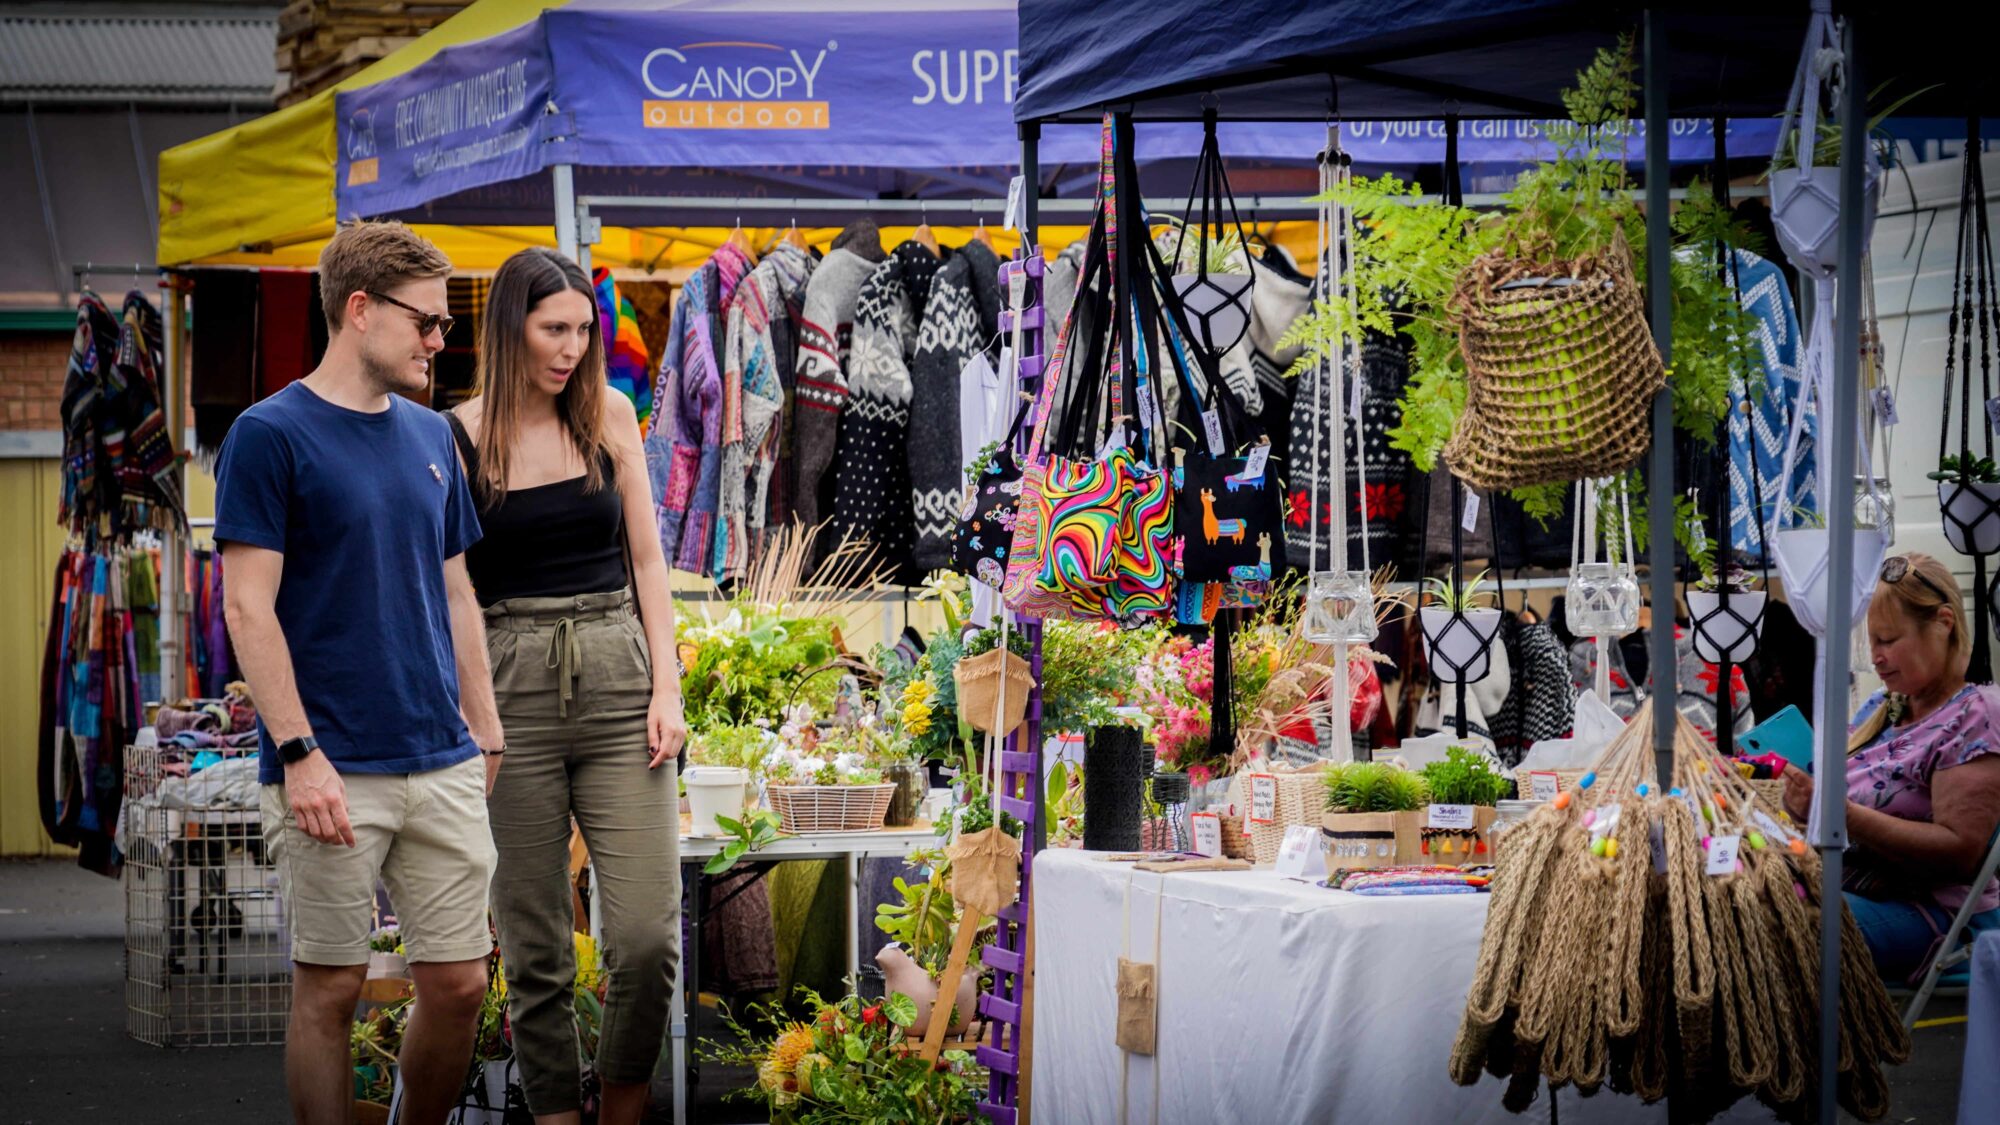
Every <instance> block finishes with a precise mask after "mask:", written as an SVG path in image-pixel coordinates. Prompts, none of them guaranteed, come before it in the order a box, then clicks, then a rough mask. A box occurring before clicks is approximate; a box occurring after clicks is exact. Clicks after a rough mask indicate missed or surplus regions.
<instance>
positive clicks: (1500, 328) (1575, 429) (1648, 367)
mask: <svg viewBox="0 0 2000 1125" xmlns="http://www.w3.org/2000/svg"><path fill="white" fill-rule="evenodd" d="M1536 249H1538V248H1533V247H1530V248H1525V249H1516V248H1509V247H1502V248H1499V249H1496V250H1493V251H1489V252H1488V253H1486V254H1485V255H1483V256H1481V257H1480V258H1478V259H1476V260H1475V261H1474V262H1473V263H1472V264H1471V266H1469V267H1468V268H1467V269H1466V271H1465V273H1464V274H1463V275H1462V276H1461V277H1460V278H1459V282H1458V290H1457V292H1456V293H1454V294H1453V296H1452V302H1451V307H1452V314H1453V317H1454V319H1455V320H1456V322H1457V323H1458V326H1459V345H1460V350H1461V351H1462V352H1463V353H1464V355H1465V372H1466V376H1465V382H1466V400H1465V412H1464V413H1463V414H1462V415H1460V417H1459V420H1458V425H1457V427H1456V429H1454V430H1453V432H1452V436H1451V440H1450V441H1449V442H1448V443H1446V445H1445V448H1444V459H1445V461H1446V462H1447V463H1448V464H1450V466H1451V470H1452V472H1453V473H1455V474H1457V476H1458V477H1459V478H1460V479H1461V480H1463V481H1465V482H1466V483H1467V484H1468V485H1471V486H1472V487H1474V488H1477V489H1479V490H1481V491H1486V492H1493V491H1499V490H1502V489H1513V488H1522V487H1525V486H1528V485H1536V484H1546V483H1549V482H1552V481H1572V480H1582V479H1585V478H1591V477H1604V476H1610V475H1612V474H1613V473H1616V472H1618V471H1620V470H1622V469H1624V468H1625V467H1627V466H1629V465H1631V464H1632V463H1633V462H1634V461H1637V460H1638V459H1639V456H1640V455H1641V454H1643V453H1644V452H1645V451H1646V448H1647V446H1648V445H1650V444H1651V438H1652V430H1651V422H1650V421H1648V411H1647V404H1648V403H1650V402H1651V401H1652V399H1653V396H1654V394H1656V393H1657V392H1658V391H1659V389H1660V388H1661V387H1663V386H1665V385H1666V367H1665V365H1664V364H1663V363H1661V361H1660V351H1659V349H1658V348H1657V347H1656V346H1654V343H1653V337H1652V332H1651V329H1649V328H1648V327H1647V325H1646V316H1645V310H1644V308H1643V306H1642V305H1641V302H1640V299H1639V286H1638V282H1637V280H1636V279H1635V278H1634V277H1633V275H1632V259H1631V252H1630V250H1629V249H1628V248H1627V247H1626V245H1625V239H1624V236H1623V235H1622V234H1620V235H1618V236H1617V237H1616V239H1615V240H1614V242H1613V244H1612V245H1611V246H1610V247H1609V248H1607V249H1606V250H1604V251H1603V252H1602V253H1599V254H1595V255H1590V256H1587V257H1583V258H1579V259H1577V260H1575V261H1568V262H1563V261H1537V260H1535V259H1536V258H1539V257H1543V256H1544V255H1542V254H1537V253H1536V252H1535V251H1536Z"/></svg>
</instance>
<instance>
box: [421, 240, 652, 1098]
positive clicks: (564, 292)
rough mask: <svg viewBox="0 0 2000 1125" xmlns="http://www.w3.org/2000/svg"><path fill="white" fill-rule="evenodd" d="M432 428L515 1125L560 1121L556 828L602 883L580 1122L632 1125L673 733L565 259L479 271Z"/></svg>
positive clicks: (539, 256) (567, 993)
mask: <svg viewBox="0 0 2000 1125" xmlns="http://www.w3.org/2000/svg"><path fill="white" fill-rule="evenodd" d="M446 417H447V418H448V419H449V420H450V421H451V426H452V432H453V434H454V435H455V436H456V437H457V440H458V447H459V456H460V457H461V459H462V460H463V461H464V462H465V470H466V474H467V476H468V477H469V478H470V479H471V481H472V482H473V496H474V499H475V500H476V501H477V502H478V505H479V519H480V524H481V526H482V528H483V529H484V532H485V534H484V537H483V538H482V539H481V540H480V541H479V543H477V544H476V545H474V546H473V547H472V548H471V549H470V550H468V551H467V552H466V567H467V570H468V571H469V572H470V574H471V576H472V584H473V587H474V589H475V590H476V591H477V592H478V595H479V602H480V604H481V605H482V606H484V607H485V609H486V642H487V654H488V657H489V659H490V662H491V665H492V669H493V691H494V696H495V699H496V700H497V702H498V703H499V708H500V720H501V723H502V725H503V726H504V727H505V728H506V732H507V747H506V751H505V752H506V754H507V758H506V760H505V764H504V768H503V769H501V770H500V771H499V773H498V775H497V776H496V777H495V779H494V783H493V791H492V795H491V796H490V797H488V798H487V813H488V819H489V821H490V823H491V826H492V832H493V842H494V845H495V847H496V848H497V850H498V852H499V862H498V865H497V867H496V868H495V872H494V877H493V887H492V899H493V914H494V919H495V922H496V924H497V927H498V930H499V935H500V955H501V963H502V964H503V965H504V966H505V969H506V973H507V986H508V1006H509V1010H510V1014H511V1017H512V1022H513V1029H514V1049H515V1054H516V1057H517V1059H518V1061H519V1063H520V1067H521V1079H522V1086H523V1089H524V1092H525V1093H526V1094H527V1100H528V1108H529V1110H530V1111H531V1112H533V1113H534V1115H535V1120H536V1121H537V1122H540V1123H543V1125H550V1123H560V1125H567V1123H572V1122H577V1121H579V1120H580V1117H581V1108H582V1075H581V1068H580V1066H579V1064H578V1058H579V1044H578V1041H577V1030H576V1024H575V1015H574V1009H573V999H574V995H575V991H574V990H575V989H576V987H577V980H576V974H577V964H576V958H575V946H574V937H573V933H572V931H573V930H574V928H575V926H574V924H573V916H574V912H573V910H572V909H571V901H572V891H571V887H570V879H569V871H570V862H569V855H570V825H571V822H572V821H574V823H575V824H576V826H577V827H578V828H580V829H581V830H582V832H583V839H584V843H585V845H586V846H587V847H588V848H589V849H590V854H591V856H592V857H593V860H594V863H595V878H594V879H593V886H595V887H597V888H601V889H602V890H601V893H599V894H598V895H596V896H595V897H596V900H597V901H596V903H595V904H594V905H595V909H596V910H597V912H598V914H599V917H600V918H601V919H602V922H603V933H604V950H603V963H604V964H603V967H604V969H605V972H604V973H603V974H602V980H603V982H604V983H603V985H602V992H601V995H602V996H603V1000H604V1017H603V1022H602V1025H601V1026H602V1028H603V1032H604V1033H603V1034H602V1035H601V1036H600V1039H599V1042H598V1047H597V1056H596V1060H595V1064H596V1065H595V1069H596V1072H597V1075H598V1078H599V1080H600V1081H601V1082H602V1098H601V1106H600V1114H599V1120H600V1121H602V1122H605V1123H606V1125H637V1122H638V1121H639V1120H640V1118H641V1117H642V1116H643V1115H644V1114H645V1110H646V1094H647V1091H648V1089H649V1086H650V1083H651V1080H652V1075H653V1068H654V1064H655V1062H656V1061H657V1060H658V1057H659V1048H660V1043H661V1040H662V1037H663V1036H664V1034H665V1031H666V1021H667V1008H668V1003H669V1001H670V999H671V994H672V989H673V986H674V975H675V971H676V968H677V966H678V962H679V959H680V952H679V950H680V931H681V927H680V896H681V891H680V845H679V838H680V815H679V808H680V806H679V798H678V786H677V785H676V779H675V770H674V758H675V756H676V755H678V754H679V753H680V748H681V744H682V743H683V742H684V741H685V740H686V738H687V725H686V722H685V721H684V719H683V717H682V713H681V696H680V681H679V678H678V675H677V673H676V668H677V662H676V660H675V657H674V614H673V602H672V601H671V599H670V598H669V595H668V592H667V564H666V560H665V558H664V557H663V556H662V555H661V552H660V537H659V530H658V528H657V526H656V524H655V521H654V515H653V512H654V508H653V496H652V488H651V485H650V483H649V481H648V478H647V474H646V458H645V453H644V451H643V449H642V448H641V445H640V434H639V421H638V415H637V413H636V412H635V411H634V409H633V406H632V403H631V401H630V400H629V399H627V398H625V397H624V396H623V395H621V394H618V393H617V392H614V391H612V390H610V388H609V386H608V385H607V383H606V381H605V369H604V340H603V330H602V328H601V327H600V319H599V313H598V309H597V303H596V297H595V294H594V292H593V290H592V287H591V285H590V281H589V279H588V278H586V277H585V276H584V274H583V271H582V270H581V269H579V268H577V265H576V263H574V262H572V261H570V260H569V259H567V258H564V257H562V256H561V255H559V254H556V253H555V252H553V251H550V250H543V249H534V250H523V251H521V252H520V253H518V254H515V255H514V256H513V257H511V258H509V259H507V261H506V262H505V263H504V264H502V265H501V267H500V270H499V272H498V273H496V274H495V275H494V277H493V288H492V292H491V296H490V297H489V298H488V300H487V305H486V316H485V323H484V325H483V327H482V330H481V333H480V352H479V383H478V391H477V395H476V397H474V398H473V399H472V400H470V401H469V402H467V403H465V404H464V405H463V406H461V407H459V408H457V410H455V411H450V412H447V414H446Z"/></svg>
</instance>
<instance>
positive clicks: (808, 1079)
mask: <svg viewBox="0 0 2000 1125" xmlns="http://www.w3.org/2000/svg"><path fill="white" fill-rule="evenodd" d="M832 1065H833V1060H832V1059H829V1058H827V1057H826V1056H825V1055H807V1056H806V1057H805V1058H802V1059H800V1060H799V1068H798V1069H797V1070H796V1071H793V1074H795V1075H796V1076H797V1077H798V1080H799V1089H800V1090H806V1091H810V1090H811V1089H812V1076H813V1071H815V1070H818V1069H820V1068H821V1067H827V1066H832Z"/></svg>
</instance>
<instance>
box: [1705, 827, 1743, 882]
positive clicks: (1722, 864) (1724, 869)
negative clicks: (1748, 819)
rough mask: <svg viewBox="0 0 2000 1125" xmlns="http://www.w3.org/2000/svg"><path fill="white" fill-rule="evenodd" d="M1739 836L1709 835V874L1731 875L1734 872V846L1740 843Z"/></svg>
mask: <svg viewBox="0 0 2000 1125" xmlns="http://www.w3.org/2000/svg"><path fill="white" fill-rule="evenodd" d="M1742 840H1743V838H1742V837H1741V836H1710V837H1709V838H1708V867H1707V873H1708V874H1710V875H1733V874H1735V873H1736V848H1737V845H1739V844H1741V843H1742Z"/></svg>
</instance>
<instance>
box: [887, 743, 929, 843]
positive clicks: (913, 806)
mask: <svg viewBox="0 0 2000 1125" xmlns="http://www.w3.org/2000/svg"><path fill="white" fill-rule="evenodd" d="M882 780H883V781H892V782H895V784H896V792H895V794H894V795H892V796H891V797H890V798H889V814H888V816H887V817H886V818H885V821H884V822H885V823H886V824H888V825H889V827H891V828H907V827H909V826H910V825H912V824H915V823H916V822H917V815H918V813H919V812H921V811H922V809H923V807H924V798H925V797H926V796H928V795H929V794H930V771H929V770H927V769H925V768H924V763H923V761H922V760H921V759H918V758H908V759H905V760H903V761H900V762H891V763H889V765H888V767H887V768H885V769H884V770H883V771H882Z"/></svg>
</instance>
